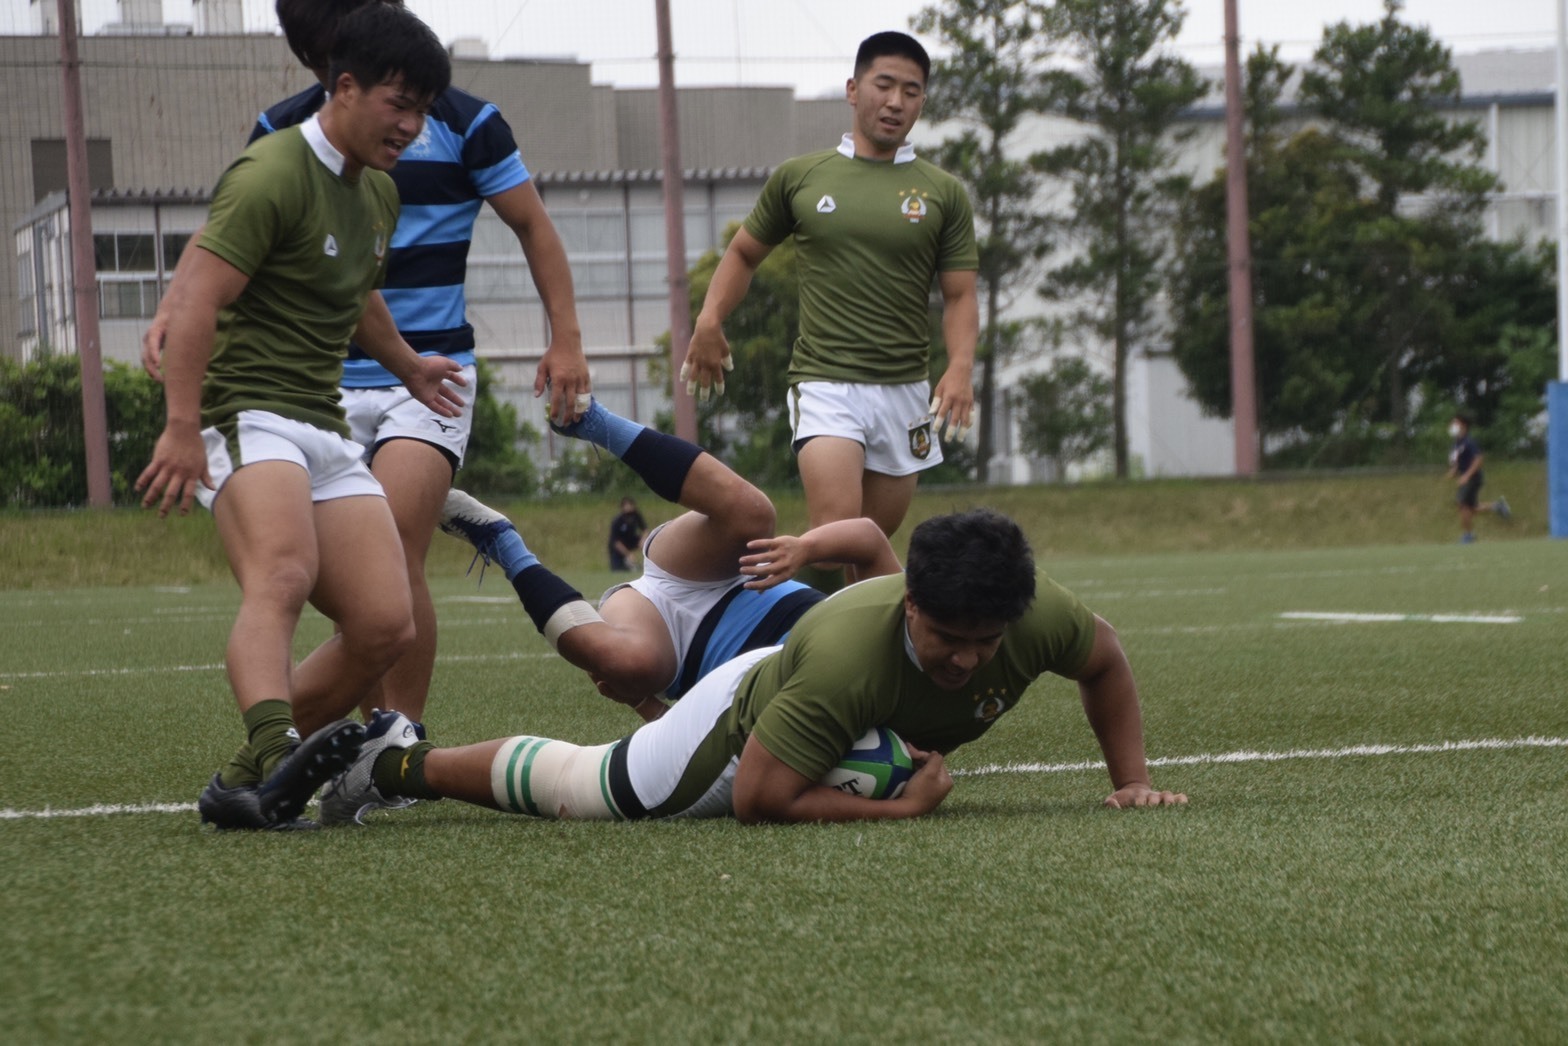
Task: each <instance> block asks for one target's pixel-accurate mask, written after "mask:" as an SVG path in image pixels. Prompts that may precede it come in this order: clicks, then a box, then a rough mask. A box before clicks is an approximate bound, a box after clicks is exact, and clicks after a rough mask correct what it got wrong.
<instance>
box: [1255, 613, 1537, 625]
mask: <svg viewBox="0 0 1568 1046" xmlns="http://www.w3.org/2000/svg"><path fill="white" fill-rule="evenodd" d="M1280 617H1283V618H1287V619H1289V620H1291V621H1342V622H1346V623H1351V622H1357V623H1359V622H1363V621H1374V622H1381V621H1431V622H1435V623H1437V624H1440V625H1454V624H1460V625H1517V624H1518V623H1519V622H1521V621H1523V620H1524V618H1522V617H1520V616H1519V615H1518V614H1362V613H1356V612H1354V611H1350V610H1287V611H1285V612H1284V613H1282V614H1280Z"/></svg>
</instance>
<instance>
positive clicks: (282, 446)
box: [196, 410, 386, 509]
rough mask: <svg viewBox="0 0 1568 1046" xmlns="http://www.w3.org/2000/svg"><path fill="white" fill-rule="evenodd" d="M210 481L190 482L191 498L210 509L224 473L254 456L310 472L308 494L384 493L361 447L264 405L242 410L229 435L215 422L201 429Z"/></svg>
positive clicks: (327, 497) (255, 459) (323, 498)
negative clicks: (193, 493) (193, 494)
mask: <svg viewBox="0 0 1568 1046" xmlns="http://www.w3.org/2000/svg"><path fill="white" fill-rule="evenodd" d="M201 438H202V442H203V443H204V444H205V445H206V448H207V471H208V472H210V473H211V474H212V482H213V486H211V487H208V486H207V485H205V484H202V483H198V484H197V485H196V500H198V501H200V502H201V504H202V507H204V508H207V509H211V508H212V503H213V500H214V499H215V498H217V496H218V491H220V490H222V489H223V484H224V483H226V482H228V479H229V477H230V476H232V475H234V473H235V472H237V471H238V470H239V469H241V468H243V467H244V466H246V465H254V464H255V463H256V462H258V461H291V462H293V463H294V464H296V465H298V466H299V467H300V468H302V469H304V470H305V472H306V473H307V474H309V476H310V499H311V500H312V501H331V500H333V499H334V498H347V497H353V496H355V495H359V494H373V495H375V496H376V497H385V496H386V495H385V494H384V493H383V492H382V490H381V484H380V483H378V482H377V481H376V477H375V476H373V475H371V473H370V469H369V467H368V466H366V464H365V448H364V447H362V446H360V445H359V444H358V443H355V442H354V441H353V440H350V439H344V438H343V437H342V436H339V435H338V434H337V433H336V432H328V431H327V430H326V429H323V428H317V427H316V426H315V425H310V424H307V423H305V422H303V421H294V420H292V419H290V418H285V417H282V416H281V415H278V414H273V413H272V412H270V411H265V410H242V411H240V413H239V415H238V416H237V417H236V419H235V429H234V437H233V439H230V438H228V437H226V436H225V435H224V433H223V432H222V430H220V429H218V428H217V427H212V428H207V429H203V430H202V433H201Z"/></svg>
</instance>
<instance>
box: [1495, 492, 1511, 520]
mask: <svg viewBox="0 0 1568 1046" xmlns="http://www.w3.org/2000/svg"><path fill="white" fill-rule="evenodd" d="M1492 511H1493V512H1496V513H1497V518H1498V519H1500V520H1502V521H1503V522H1504V523H1507V522H1509V521H1510V520H1512V519H1513V518H1514V510H1513V509H1511V508H1509V507H1508V499H1507V498H1505V497H1501V496H1499V497H1498V499H1497V501H1495V502H1494V503H1493V504H1492Z"/></svg>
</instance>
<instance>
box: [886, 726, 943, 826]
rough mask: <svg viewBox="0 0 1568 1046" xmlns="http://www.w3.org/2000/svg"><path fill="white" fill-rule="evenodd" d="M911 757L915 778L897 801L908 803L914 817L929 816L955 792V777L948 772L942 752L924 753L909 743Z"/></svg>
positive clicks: (907, 744) (906, 743)
mask: <svg viewBox="0 0 1568 1046" xmlns="http://www.w3.org/2000/svg"><path fill="white" fill-rule="evenodd" d="M905 745H906V746H907V747H908V748H909V755H910V757H911V758H912V759H914V761H915V776H913V777H911V778H910V779H909V783H908V784H906V785H905V786H904V794H903V795H901V796H899V797H898V800H897V801H902V802H908V803H910V804H911V807H912V808H913V812H914V816H919V815H920V814H928V813H930V812H931V811H932V810H935V809H936V808H937V807H938V806H941V805H942V800H943V799H946V798H947V793H949V792H951V791H952V790H953V775H952V774H951V773H949V772H948V769H947V761H946V760H945V759H943V758H942V753H941V752H923V751H921V750H920V749H918V748H916V747H915V746H914V745H911V744H909V743H908V742H907V741H906V742H905Z"/></svg>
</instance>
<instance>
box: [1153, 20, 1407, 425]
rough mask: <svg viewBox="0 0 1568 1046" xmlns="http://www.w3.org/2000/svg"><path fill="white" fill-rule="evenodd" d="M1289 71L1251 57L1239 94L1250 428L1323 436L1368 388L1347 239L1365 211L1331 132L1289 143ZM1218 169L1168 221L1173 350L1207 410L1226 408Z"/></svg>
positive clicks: (1275, 60)
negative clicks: (1247, 250)
mask: <svg viewBox="0 0 1568 1046" xmlns="http://www.w3.org/2000/svg"><path fill="white" fill-rule="evenodd" d="M1293 72H1294V70H1293V68H1292V67H1291V66H1289V65H1287V64H1285V63H1283V62H1281V61H1280V60H1279V56H1278V49H1277V48H1276V49H1272V50H1265V49H1263V48H1259V49H1258V50H1257V51H1256V52H1254V53H1253V54H1252V55H1250V56H1249V57H1248V60H1247V70H1246V81H1245V89H1244V92H1243V99H1244V105H1245V109H1246V123H1247V127H1248V129H1249V130H1248V137H1247V149H1246V156H1247V189H1248V211H1249V214H1250V219H1251V224H1250V226H1249V238H1250V240H1251V250H1252V258H1253V271H1252V291H1253V302H1252V306H1253V314H1252V329H1253V355H1254V370H1255V377H1256V392H1257V402H1258V429H1259V436H1260V439H1263V440H1264V441H1265V442H1266V441H1267V438H1268V437H1269V436H1270V435H1274V436H1279V435H1281V434H1284V433H1291V432H1302V433H1307V434H1311V435H1314V436H1322V435H1324V434H1327V433H1329V432H1331V431H1332V430H1333V429H1334V428H1335V427H1336V426H1337V425H1338V424H1339V423H1340V422H1341V420H1342V418H1343V416H1344V414H1345V410H1346V405H1347V401H1349V400H1350V399H1351V398H1352V397H1353V396H1355V395H1356V394H1357V391H1358V390H1364V389H1366V388H1369V387H1370V386H1371V385H1372V384H1373V383H1374V381H1375V375H1376V373H1377V369H1378V367H1379V365H1380V364H1379V361H1378V360H1377V358H1376V357H1375V355H1374V354H1371V353H1368V352H1366V351H1365V345H1364V343H1363V342H1362V340H1361V339H1360V338H1359V337H1358V336H1357V327H1356V318H1355V315H1354V312H1353V303H1354V302H1355V300H1356V287H1355V276H1356V273H1355V271H1354V270H1355V264H1354V259H1355V256H1356V249H1355V244H1354V240H1355V230H1356V229H1357V228H1359V226H1360V224H1361V222H1362V221H1363V220H1364V217H1365V211H1366V208H1365V207H1364V205H1363V204H1362V202H1361V200H1360V199H1359V197H1358V195H1357V192H1356V180H1355V178H1354V177H1353V176H1352V175H1351V174H1350V173H1349V172H1347V171H1345V170H1344V169H1343V167H1342V166H1341V165H1340V164H1338V163H1337V162H1336V156H1337V147H1336V145H1335V143H1334V141H1333V140H1332V139H1331V138H1329V137H1328V136H1327V135H1325V134H1323V133H1321V132H1320V131H1318V130H1315V129H1308V130H1305V131H1302V132H1300V133H1298V134H1296V135H1293V136H1291V135H1287V134H1286V132H1285V130H1284V127H1283V117H1282V114H1281V110H1280V105H1279V101H1280V97H1281V95H1282V93H1283V89H1284V85H1285V84H1286V83H1287V82H1288V81H1289V79H1290V78H1291V76H1292V75H1293ZM1225 192H1226V190H1225V171H1224V170H1221V171H1219V172H1218V173H1217V174H1216V175H1215V176H1214V178H1213V179H1211V180H1210V181H1208V182H1206V183H1204V184H1203V185H1201V186H1199V187H1197V188H1196V189H1195V190H1194V191H1193V192H1192V193H1191V194H1190V195H1189V197H1188V199H1187V201H1186V203H1185V204H1184V205H1183V207H1182V209H1181V213H1180V216H1179V219H1178V221H1177V223H1176V244H1177V246H1176V250H1175V252H1174V253H1175V257H1176V264H1175V265H1174V267H1173V270H1172V273H1171V282H1170V293H1169V300H1170V305H1171V313H1172V319H1173V331H1172V339H1171V347H1172V351H1173V353H1174V355H1175V358H1176V362H1177V364H1178V366H1180V367H1181V369H1182V372H1183V374H1184V375H1185V376H1186V378H1187V380H1188V383H1189V385H1190V388H1191V391H1192V393H1193V395H1194V397H1195V398H1196V399H1197V401H1198V403H1199V404H1200V405H1201V406H1202V407H1203V409H1204V410H1205V411H1206V412H1207V413H1209V414H1211V415H1216V416H1220V417H1228V416H1229V415H1230V408H1231V374H1230V313H1229V308H1230V288H1229V281H1228V276H1229V260H1228V257H1227V251H1226V236H1227V233H1226V204H1225Z"/></svg>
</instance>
